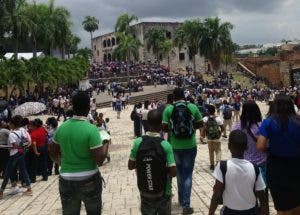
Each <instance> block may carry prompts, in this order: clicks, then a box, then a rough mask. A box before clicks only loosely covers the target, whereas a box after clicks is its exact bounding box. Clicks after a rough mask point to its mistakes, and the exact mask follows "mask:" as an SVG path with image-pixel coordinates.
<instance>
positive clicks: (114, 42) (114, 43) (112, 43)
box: [111, 37, 116, 46]
mask: <svg viewBox="0 0 300 215" xmlns="http://www.w3.org/2000/svg"><path fill="white" fill-rule="evenodd" d="M114 45H116V39H115V38H114V37H113V38H112V39H111V46H114Z"/></svg>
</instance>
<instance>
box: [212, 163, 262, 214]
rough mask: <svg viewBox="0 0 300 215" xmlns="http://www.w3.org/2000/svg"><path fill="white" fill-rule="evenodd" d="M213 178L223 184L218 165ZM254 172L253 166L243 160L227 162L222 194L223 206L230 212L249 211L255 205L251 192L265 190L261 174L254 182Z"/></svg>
mask: <svg viewBox="0 0 300 215" xmlns="http://www.w3.org/2000/svg"><path fill="white" fill-rule="evenodd" d="M213 176H214V177H215V178H216V179H217V180H218V181H220V182H222V183H223V176H222V172H221V169H220V163H218V165H217V167H216V169H215V171H214V173H213ZM255 178H256V175H255V170H254V166H253V164H251V163H250V162H249V161H247V160H244V159H237V158H231V159H229V160H228V161H227V172H226V175H225V190H224V193H223V204H224V206H226V207H228V208H230V209H232V210H249V209H251V208H253V207H255V205H256V198H255V195H254V192H253V189H254V184H255V190H256V191H260V190H264V189H265V188H266V185H265V183H264V181H263V178H262V176H261V174H259V175H258V178H257V181H256V182H255Z"/></svg>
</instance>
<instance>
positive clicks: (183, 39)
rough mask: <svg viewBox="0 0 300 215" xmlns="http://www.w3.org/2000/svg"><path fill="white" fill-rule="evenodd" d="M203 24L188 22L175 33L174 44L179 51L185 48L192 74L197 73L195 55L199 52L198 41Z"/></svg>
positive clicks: (197, 20) (197, 21) (193, 21)
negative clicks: (190, 63) (191, 65)
mask: <svg viewBox="0 0 300 215" xmlns="http://www.w3.org/2000/svg"><path fill="white" fill-rule="evenodd" d="M203 29H204V27H203V23H202V22H201V20H199V19H195V20H188V21H185V22H184V23H183V25H182V26H180V27H179V28H178V29H177V30H176V32H175V38H174V44H175V46H177V47H178V48H179V49H182V48H183V47H184V46H187V48H188V53H189V55H190V56H191V57H192V60H193V69H194V72H196V71H197V68H196V55H197V54H198V53H199V50H200V40H201V35H202V33H203Z"/></svg>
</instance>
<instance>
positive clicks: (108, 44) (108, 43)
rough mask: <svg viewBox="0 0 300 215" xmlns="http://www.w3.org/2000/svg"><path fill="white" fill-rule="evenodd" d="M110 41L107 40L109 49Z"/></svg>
mask: <svg viewBox="0 0 300 215" xmlns="http://www.w3.org/2000/svg"><path fill="white" fill-rule="evenodd" d="M110 44H111V43H110V39H108V40H107V47H110Z"/></svg>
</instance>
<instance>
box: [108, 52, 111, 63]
mask: <svg viewBox="0 0 300 215" xmlns="http://www.w3.org/2000/svg"><path fill="white" fill-rule="evenodd" d="M107 60H108V62H110V61H111V54H110V53H108V55H107Z"/></svg>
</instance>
